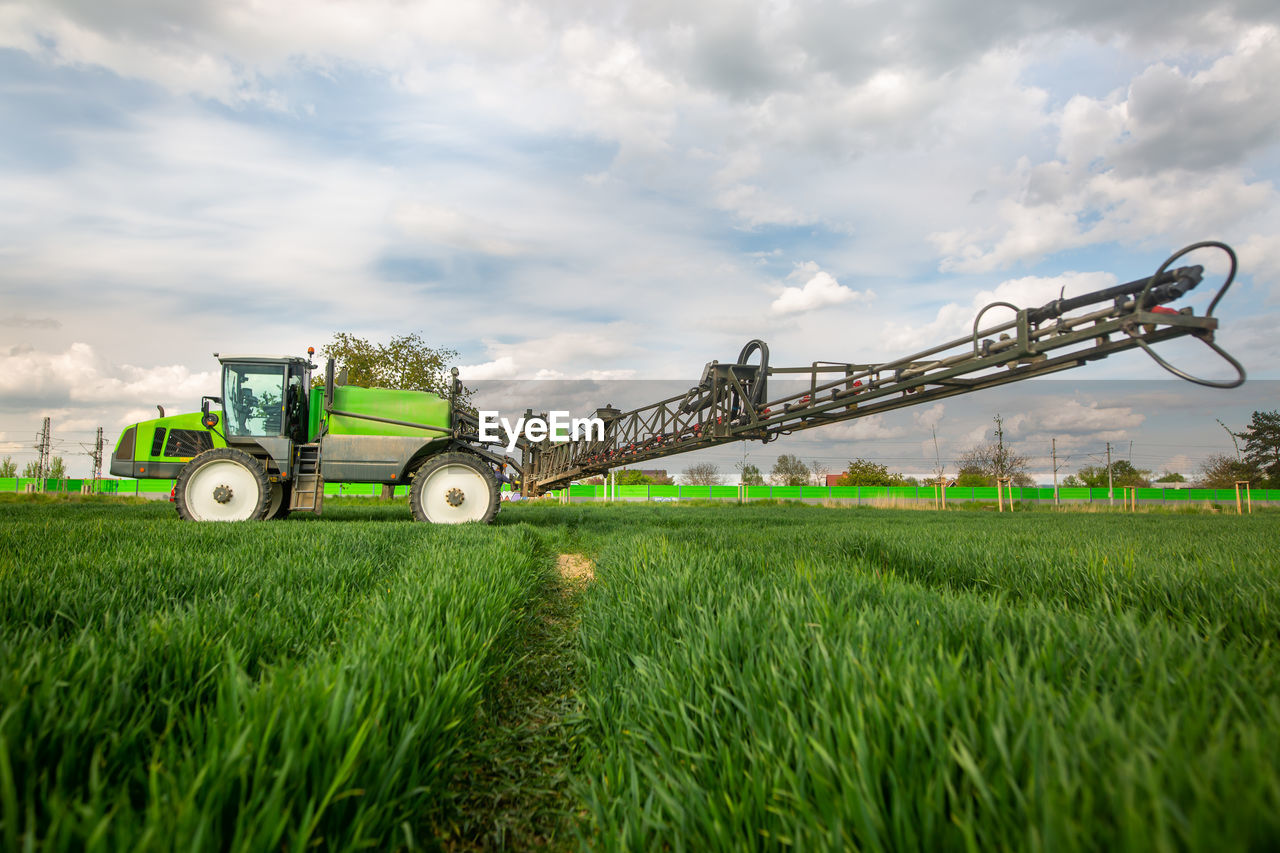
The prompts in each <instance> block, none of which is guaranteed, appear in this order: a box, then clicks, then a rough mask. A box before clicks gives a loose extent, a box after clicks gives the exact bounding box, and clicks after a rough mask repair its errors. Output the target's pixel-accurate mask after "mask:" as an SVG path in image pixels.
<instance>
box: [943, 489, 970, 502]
mask: <svg viewBox="0 0 1280 853" xmlns="http://www.w3.org/2000/svg"><path fill="white" fill-rule="evenodd" d="M943 497H945V498H946V499H947V500H949V501H959V500H964V499H966V498H971V497H973V489H972V488H970V487H969V486H948V487H947V488H946V491H945V492H944V494H943Z"/></svg>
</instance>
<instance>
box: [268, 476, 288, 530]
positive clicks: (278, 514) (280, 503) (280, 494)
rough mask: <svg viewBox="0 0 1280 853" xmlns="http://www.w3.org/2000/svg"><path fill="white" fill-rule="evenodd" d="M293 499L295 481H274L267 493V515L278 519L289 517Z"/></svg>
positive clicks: (274, 519) (269, 517)
mask: <svg viewBox="0 0 1280 853" xmlns="http://www.w3.org/2000/svg"><path fill="white" fill-rule="evenodd" d="M292 500H293V483H272V484H271V491H270V493H269V494H268V495H267V514H266V517H267V518H268V519H270V520H272V521H278V520H280V519H282V518H288V517H289V504H290V503H291V502H292Z"/></svg>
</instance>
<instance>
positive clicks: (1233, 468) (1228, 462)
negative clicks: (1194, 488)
mask: <svg viewBox="0 0 1280 853" xmlns="http://www.w3.org/2000/svg"><path fill="white" fill-rule="evenodd" d="M1258 479H1259V476H1258V470H1257V469H1256V468H1254V466H1252V465H1250V464H1249V463H1248V462H1242V461H1241V460H1239V459H1236V458H1234V457H1232V456H1227V455H1226V454H1225V453H1215V454H1214V455H1213V456H1210V457H1209V458H1208V459H1206V460H1204V462H1201V463H1200V477H1199V479H1198V480H1197V485H1199V486H1200V488H1202V489H1231V488H1234V487H1235V484H1236V483H1237V482H1238V481H1241V480H1248V481H1249V482H1250V483H1253V482H1255V481H1256V480H1258Z"/></svg>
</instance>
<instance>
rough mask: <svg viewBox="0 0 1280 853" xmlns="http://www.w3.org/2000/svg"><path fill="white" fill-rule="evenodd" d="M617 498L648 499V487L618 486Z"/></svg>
mask: <svg viewBox="0 0 1280 853" xmlns="http://www.w3.org/2000/svg"><path fill="white" fill-rule="evenodd" d="M618 497H620V498H647V497H649V487H648V486H645V485H639V486H618Z"/></svg>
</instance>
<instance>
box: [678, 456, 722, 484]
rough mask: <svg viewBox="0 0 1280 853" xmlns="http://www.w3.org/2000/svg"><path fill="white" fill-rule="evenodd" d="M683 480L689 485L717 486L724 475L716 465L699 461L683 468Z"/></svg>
mask: <svg viewBox="0 0 1280 853" xmlns="http://www.w3.org/2000/svg"><path fill="white" fill-rule="evenodd" d="M684 481H685V482H686V483H688V484H689V485H690V486H718V485H720V484H721V483H722V482H723V481H724V477H723V475H721V473H720V467H719V466H718V465H715V464H714V463H711V462H699V463H698V464H697V465H690V466H689V467H688V468H685V469H684Z"/></svg>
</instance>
